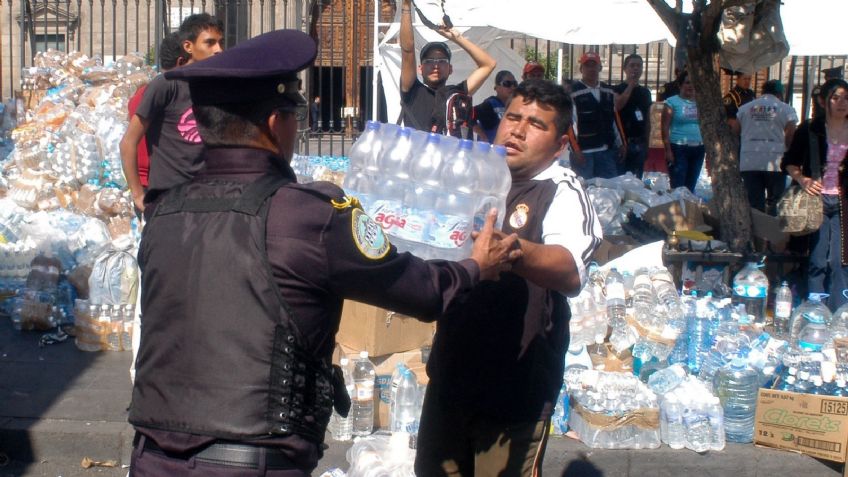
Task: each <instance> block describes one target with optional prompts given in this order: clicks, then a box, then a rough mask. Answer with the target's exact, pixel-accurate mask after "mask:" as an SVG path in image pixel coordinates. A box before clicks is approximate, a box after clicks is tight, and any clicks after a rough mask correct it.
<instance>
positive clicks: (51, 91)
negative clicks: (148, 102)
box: [0, 50, 155, 349]
mask: <svg viewBox="0 0 848 477" xmlns="http://www.w3.org/2000/svg"><path fill="white" fill-rule="evenodd" d="M154 73H155V72H154V71H153V69H152V68H150V67H149V66H147V65H145V62H144V59H143V58H142V57H141V55H140V54H136V55H128V56H125V57H121V58H118V59H117V60H116V61H115V62H114V63H112V64H111V65H107V66H104V65H103V64H102V62H101V61H100V59H99V58H96V57H95V58H90V57H88V56H86V55H84V54H82V53H78V52H73V53H68V54H66V53H62V52H58V51H55V50H48V51H46V52H41V53H39V54H38V55H37V56H36V57H35V59H34V62H33V67H32V68H26V69H25V70H24V71H23V72H22V88H23V89H24V90H26V91H29V92H35V91H38V92H40V93H39V94H30V95H28V97H27V98H28V99H29V100H31V101H30V102H29V103H27V104H24V105H23V106H24V111H23V112H24V114H23V115H20V114H19V115H18V117H17V120H18V122H17V124H12V121H7V118H6V117H5V116H4V120H3V122H2V127H3V128H4V133H3V135H4V137H8V138H10V139H11V140H12V141H11V142H12V144H13V145H14V148H13V149H12V150H11V152H10V153H9V154H8V155H7V156H6V157H5V158H4V159H3V162H2V164H0V165H2V171H3V174H2V180H0V195H3V196H4V198H2V199H0V234H2V239H0V293H2V294H3V296H12V297H13V298H11V299H7V300H5V301H4V302H3V304H2V305H3V307H4V308H5V311H6V312H8V313H9V314H10V316H12V320H13V323H14V324H15V326H16V327H17V328H20V329H49V328H52V327H55V326H56V325H62V324H70V323H73V322H74V315H75V314H79V312H81V311H82V312H83V313H82V316H84V317H85V318H87V319H88V320H89V321H88V323H89V324H91V326H90V327H89V329H88V330H85V329H83V330H82V334H83V336H82V342H86V341H97V342H98V343H101V342H102V343H101V349H127V348H128V347H129V345H126V344H122V339H121V336H122V335H123V336H124V337H126V336H127V332H128V331H129V328H131V324H130V325H127V324H126V321H127V318H126V316H125V315H127V314H128V313H129V314H133V312H132V311H129V312H128V308H127V307H128V306H133V305H134V304H135V298H134V297H135V295H134V294H125V295H124V296H123V297H122V298H121V299H120V300H118V299H111V301H110V300H105V301H103V300H100V299H96V298H93V299H92V300H90V301H85V300H87V299H88V298H89V296H88V293H89V279H90V273H91V270H92V268H94V267H95V262H96V260H97V259H98V258H99V257H100V255H102V254H114V253H115V252H116V251H122V252H127V251H128V250H132V248H133V247H134V246H135V243H136V242H137V233H136V224H135V214H134V211H133V207H132V201H131V200H130V197H129V195H128V193H127V191H126V181H125V180H124V176H123V172H122V164H121V158H120V150H119V142H120V140H121V138H122V137H123V134H124V132H125V130H126V124H127V113H126V111H127V101H128V99H129V98H130V96H131V95H132V94H133V93H134V92H135V91H136V89H137V88H138V87H139V86H141V85H143V84H145V83H147V82H148V81H149V80H150V79H151V78H152V77H153V75H154ZM8 109H10V108H6V110H8ZM129 255H130V256H132V255H133V254H131V253H130V254H129ZM112 266H114V267H119V268H120V269H118V268H114V269H109V270H107V271H106V274H107V275H110V276H111V277H113V278H105V275H103V276H101V277H100V278H99V279H97V278H96V279H95V280H99V281H100V282H103V281H106V282H108V281H110V280H111V281H115V280H114V277H115V276H125V277H129V279H130V280H136V281H137V270H136V267H137V265H136V264H135V261H134V260H131V261H130V260H121V261H119V262H115V263H113V264H112ZM124 268H126V270H125V269H124ZM45 270H46V271H47V272H48V275H49V276H50V278H51V280H48V281H45V280H44V277H45V276H46V275H45ZM54 272H56V273H54ZM52 278H56V280H55V281H54V280H52ZM119 281H120V280H119ZM124 285H126V286H127V287H129V288H133V289H134V288H136V287H137V283H135V282H134V283H133V284H132V285H131V286H129V285H127V284H126V283H125V284H124ZM125 288H126V287H125ZM77 299H81V300H84V302H83V303H75V300H77ZM89 305H93V306H95V307H97V312H96V313H92V312H91V311H90V307H89ZM101 305H108V313H102V310H101V309H100V308H99V307H100V306H101ZM104 316H108V317H109V319H108V322H109V323H110V326H109V328H110V329H111V330H112V331H111V332H110V333H111V334H112V335H113V337H112V338H108V339H105V338H102V336H105V335H103V334H102V333H93V331H94V330H95V329H100V328H96V327H95V326H94V325H93V323H94V322H95V321H96V322H97V323H101V324H102V323H103V322H104ZM85 318H84V319H85ZM130 322H131V319H130ZM84 326H85V325H83V328H84ZM97 326H101V325H97ZM86 332H88V333H89V334H88V335H86ZM94 334H96V335H97V339H96V340H95V339H94V338H93V335H94ZM106 335H108V333H107V334H106ZM115 336H117V338H115ZM89 338H91V339H89ZM124 341H127V340H124ZM83 347H88V348H92V347H93V344H92V343H88V345H85V344H84V345H83Z"/></svg>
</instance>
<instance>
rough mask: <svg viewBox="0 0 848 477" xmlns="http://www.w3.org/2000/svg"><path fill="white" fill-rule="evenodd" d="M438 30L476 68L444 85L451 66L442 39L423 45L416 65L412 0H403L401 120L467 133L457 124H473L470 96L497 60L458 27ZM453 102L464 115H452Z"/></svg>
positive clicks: (417, 126)
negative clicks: (450, 83)
mask: <svg viewBox="0 0 848 477" xmlns="http://www.w3.org/2000/svg"><path fill="white" fill-rule="evenodd" d="M437 31H438V32H439V34H440V35H442V36H444V37H445V38H447V39H448V40H451V41H453V42H454V43H456V44H457V45H459V46H460V47H461V48H462V49H463V50H465V51H466V52H467V53H468V54H469V55H470V56H471V59H472V60H474V63H475V64H476V65H477V69H476V70H474V71H472V72H471V74H470V75H469V76H468V79H466V80H465V81H463V82H461V83H459V84H454V85H449V84H447V80H448V77H450V75H451V73H453V66H451V51H450V48H449V47H448V44H447V43H445V42H442V41H433V42H430V43H427V44H426V45H424V47H423V48H421V53H420V60H421V65H420V66H418V65H416V61H415V37H414V35H413V31H412V2H411V0H404V1H403V5H402V7H401V14H400V49H401V66H400V95H401V106H402V108H403V112H402V116H403V123H404V125H406V126H408V127H413V128H415V129H418V130H421V131H429V132H435V133H439V134H451V135H454V136H457V135H461V136H467V133H468V132H467V131H462V130H461V129H458V128H457V127H456V126H457V125H461V126H464V127H465V128H470V127H471V126H472V124H471V119H472V118H471V117H470V116H471V114H470V113H471V109H472V105H471V98H470V96H471V95H473V94H474V93H475V92H477V90H478V89H480V87H481V86H483V83H485V82H486V78H488V77H489V75H490V74H492V71H494V70H495V66H497V62H496V61H495V59H494V58H492V57H491V56H489V54H488V53H486V52H485V51H484V50H483V49H482V48H480V47H479V46H477V45H475V44H474V43H472V42H471V41H469V40H468V39H467V38H465V37H464V36H462V34H461V33H459V32H458V31H457V30H455V29H453V28H447V27H444V26H443V27H441V28H439V29H438V30H437ZM418 73H421V78H422V79H423V82H422V81H419V80H418ZM454 103H456V104H457V106H458V107H456V108H453V109H454V111H462V113H464V114H465V115H466V117H464V118H463V117H454V116H455V114H452V113H454V111H451V109H452V108H451V106H450V105H451V104H454ZM459 106H462V107H459ZM449 113H451V117H450V118H448V116H449ZM449 119H450V120H449ZM463 133H465V134H463Z"/></svg>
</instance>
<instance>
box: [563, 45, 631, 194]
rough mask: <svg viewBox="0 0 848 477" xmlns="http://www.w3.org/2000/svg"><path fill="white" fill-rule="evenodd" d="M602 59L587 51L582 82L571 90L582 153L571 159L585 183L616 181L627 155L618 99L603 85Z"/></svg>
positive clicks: (581, 62) (581, 59) (572, 165)
mask: <svg viewBox="0 0 848 477" xmlns="http://www.w3.org/2000/svg"><path fill="white" fill-rule="evenodd" d="M602 69H603V66H602V65H601V57H600V56H599V55H598V54H597V53H596V52H594V51H587V52H585V53H583V55H582V56H581V57H580V74H581V79H580V81H575V82H574V83H573V84H572V86H571V99H572V101H573V102H574V129H575V132H576V134H577V143H578V144H579V146H580V151H575V152H574V153H573V154H572V156H571V169H572V170H573V171H574V172H576V173H577V175H579V176H580V177H582V178H584V179H591V178H593V177H604V178H609V177H615V176H616V175H618V163H619V162H621V161H622V160H623V158H624V154H625V147H626V145H625V142H624V139H623V138H624V133H623V130H622V129H621V122H620V120H619V118H618V114H617V113H616V111H615V100H616V97H617V96H618V95H617V94H616V93H615V91H613V90H612V88H611V87H610V86H609V85H608V84H606V83H603V82H601V81H600V73H601V70H602Z"/></svg>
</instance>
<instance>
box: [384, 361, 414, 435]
mask: <svg viewBox="0 0 848 477" xmlns="http://www.w3.org/2000/svg"><path fill="white" fill-rule="evenodd" d="M419 392H420V391H419V388H418V380H417V379H416V377H415V373H413V372H412V370H410V369H409V368H407V367H404V368H403V369H402V371H401V372H400V380H399V382H398V387H397V393H396V395H395V401H394V405H393V406H392V407H393V408H394V413H393V414H392V418H391V422H390V430H391V431H392V432H408V433H410V434H417V433H418V420H419V418H420V415H421V409H420V408H419V406H418V405H419V402H420V400H419Z"/></svg>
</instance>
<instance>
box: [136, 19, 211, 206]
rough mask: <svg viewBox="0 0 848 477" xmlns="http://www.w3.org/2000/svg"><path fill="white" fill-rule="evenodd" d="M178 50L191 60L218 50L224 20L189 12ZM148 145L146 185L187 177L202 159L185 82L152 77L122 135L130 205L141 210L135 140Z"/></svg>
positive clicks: (151, 186) (157, 187) (170, 184)
mask: <svg viewBox="0 0 848 477" xmlns="http://www.w3.org/2000/svg"><path fill="white" fill-rule="evenodd" d="M179 31H180V35H181V37H182V45H183V50H185V52H186V54H187V55H188V56H189V60H188V62H187V63H186V64H187V65H188V64H192V63H194V62H196V61H200V60H204V59H206V58H209V57H211V56H213V55H217V54H218V53H220V52H222V51H223V44H224V33H223V32H224V24H223V23H222V22H221V20H218V19H217V18H215V17H213V16H211V15H209V14H208V13H198V14H194V15H189V16H187V17H186V18H185V20H183V23H182V24H181V25H180V30H179ZM141 138H145V139H146V140H147V144H148V147H149V148H150V172H149V178H148V188H149V189H151V190H164V189H169V188H171V187H173V186H174V185H177V184H179V183H181V182H185V181H186V180H188V179H190V178H191V176H192V175H194V173H196V172H197V171H198V170H199V168H200V166H201V164H200V163H199V157H200V153H201V151H202V149H203V145H202V143H201V140H200V135H199V134H198V133H197V126H196V123H195V121H194V114H193V113H192V110H191V98H190V97H189V94H188V88H186V87H185V85H182V84H178V83H174V82H173V81H170V80H166V79H165V78H163V77H161V76H160V77H157V78H154V79H153V81H151V82H150V85H149V86H148V88H147V89H146V90H145V92H144V96H143V97H142V99H141V104H140V105H139V107H138V109H137V110H136V113H135V114H134V115H133V117H132V118H130V123H129V125H128V126H127V132H126V133H124V137H123V138H121V144H120V149H121V162H122V163H123V169H124V176H125V177H126V179H127V186H129V189H130V193H131V194H132V198H133V203H134V204H135V207H136V208H137V209H138V210H139V211H141V212H143V211H144V196H145V190H144V187H142V185H141V180H140V179H139V176H138V143H139V142H141Z"/></svg>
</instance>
